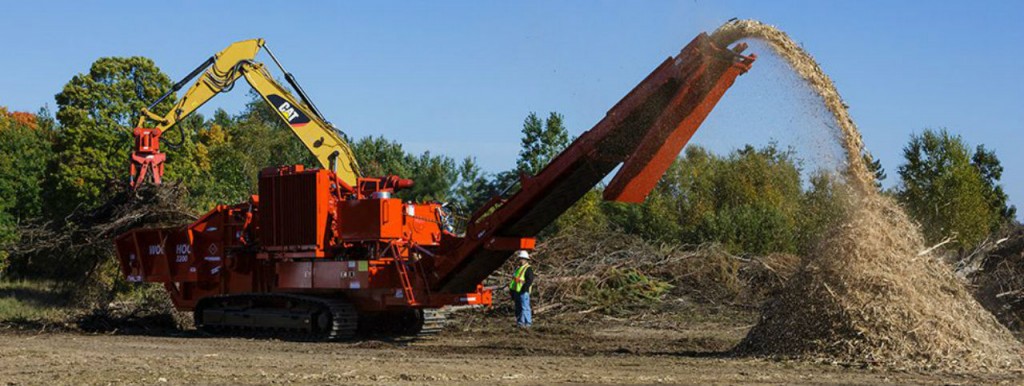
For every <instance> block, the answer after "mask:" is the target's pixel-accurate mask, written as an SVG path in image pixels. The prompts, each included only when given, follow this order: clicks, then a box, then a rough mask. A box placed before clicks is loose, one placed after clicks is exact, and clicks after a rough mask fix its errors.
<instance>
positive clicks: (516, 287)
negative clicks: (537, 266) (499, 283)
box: [508, 263, 530, 293]
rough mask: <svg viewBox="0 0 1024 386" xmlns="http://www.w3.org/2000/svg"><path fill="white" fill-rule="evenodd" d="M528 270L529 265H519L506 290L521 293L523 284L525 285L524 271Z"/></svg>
mask: <svg viewBox="0 0 1024 386" xmlns="http://www.w3.org/2000/svg"><path fill="white" fill-rule="evenodd" d="M528 268H530V264H529V263H527V264H526V265H520V266H519V268H516V273H515V274H514V275H512V282H511V283H508V288H509V289H510V290H512V292H515V293H520V292H523V284H524V283H526V270H527V269H528ZM526 290H527V291H529V290H530V289H529V288H527V289H526Z"/></svg>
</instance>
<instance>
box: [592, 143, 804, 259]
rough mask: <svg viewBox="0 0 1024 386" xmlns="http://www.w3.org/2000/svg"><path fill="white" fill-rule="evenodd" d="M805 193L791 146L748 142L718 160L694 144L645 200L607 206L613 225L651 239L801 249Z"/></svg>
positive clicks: (741, 248)
mask: <svg viewBox="0 0 1024 386" xmlns="http://www.w3.org/2000/svg"><path fill="white" fill-rule="evenodd" d="M802 197H803V191H802V188H801V182H800V168H799V165H798V162H797V160H796V159H794V157H793V153H792V151H790V150H786V151H783V150H779V149H778V148H777V147H776V146H775V145H774V144H771V145H768V146H765V147H763V148H754V147H752V146H749V145H748V146H746V147H744V148H742V149H740V150H737V151H735V152H733V153H732V154H730V155H729V156H727V157H720V156H716V155H714V154H711V153H709V152H708V151H707V150H705V149H703V148H701V147H699V146H690V147H687V149H686V151H685V153H684V156H683V157H682V158H680V159H678V160H676V162H675V163H674V164H673V165H672V166H671V167H670V168H669V170H668V171H667V172H666V174H665V176H663V177H662V179H661V181H660V182H659V183H658V185H657V187H656V188H655V190H654V191H653V192H651V195H650V196H649V197H648V199H647V200H646V201H645V202H644V203H643V204H642V205H639V206H635V205H622V204H615V203H607V204H606V205H605V208H606V213H607V214H608V216H609V218H610V221H611V222H612V223H613V224H615V226H617V227H619V228H622V229H623V230H625V231H627V232H630V233H635V234H640V235H642V236H644V237H645V238H649V239H656V240H661V241H666V242H677V243H685V244H698V243H705V242H719V243H722V244H724V245H725V246H726V247H727V248H729V249H730V250H731V251H733V252H737V253H739V252H747V253H769V252H795V251H797V250H798V249H799V243H800V240H801V237H800V233H799V232H800V227H799V226H798V222H799V219H800V213H801V208H802V206H801V199H802Z"/></svg>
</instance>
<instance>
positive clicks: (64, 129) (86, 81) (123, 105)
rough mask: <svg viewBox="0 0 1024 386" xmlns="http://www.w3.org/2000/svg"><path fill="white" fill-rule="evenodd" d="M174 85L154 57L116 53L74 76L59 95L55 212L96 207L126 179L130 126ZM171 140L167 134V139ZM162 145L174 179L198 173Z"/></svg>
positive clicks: (160, 109) (52, 181)
mask: <svg viewBox="0 0 1024 386" xmlns="http://www.w3.org/2000/svg"><path fill="white" fill-rule="evenodd" d="M170 85H171V81H170V79H169V78H168V77H167V75H165V74H163V73H162V72H160V69H159V68H157V67H156V65H154V64H153V61H152V60H150V59H147V58H143V57H130V58H119V57H111V58H100V59H99V60H97V61H95V62H94V63H93V64H92V66H91V68H90V69H89V72H88V73H84V74H78V75H75V76H74V77H72V78H71V80H70V81H69V82H68V83H67V84H66V85H65V86H64V88H63V89H62V90H61V92H60V93H58V94H57V95H56V100H57V120H58V121H59V122H60V127H61V129H60V133H59V135H57V139H56V143H55V146H54V152H55V157H54V163H53V164H52V167H51V178H50V181H49V182H48V185H49V186H50V187H51V188H50V189H49V191H50V192H52V195H51V196H50V197H49V198H48V199H47V201H48V202H49V204H50V205H48V207H50V208H54V209H55V210H56V213H55V214H56V215H58V216H60V215H63V214H66V213H68V212H70V211H71V210H73V209H74V208H75V207H78V206H82V207H85V208H88V207H92V206H95V205H96V204H98V203H99V202H100V201H101V200H102V196H103V194H104V192H105V191H107V187H108V186H109V185H110V184H109V183H110V182H111V181H124V180H126V179H127V174H128V161H127V159H128V155H129V153H130V152H131V150H132V145H133V139H132V134H131V129H132V128H133V127H134V126H135V124H136V121H137V120H138V117H139V111H140V110H141V109H142V108H143V107H146V105H147V104H148V103H149V102H150V101H153V100H156V98H157V97H159V96H160V95H161V94H163V92H165V91H166V90H168V89H169V88H170ZM174 99H175V98H173V97H171V98H167V99H166V100H165V101H164V102H162V103H161V104H160V105H158V106H156V108H155V109H154V110H155V111H157V112H158V113H159V112H164V111H167V109H169V108H170V106H171V105H172V104H173V102H174ZM168 136H170V134H169V135H168ZM169 140H170V138H165V140H164V143H167V142H168V141H169ZM185 142H188V141H187V139H186V141H185ZM184 145H186V146H187V145H188V144H187V143H186V144H184ZM162 149H163V150H165V151H166V153H168V162H167V166H166V170H165V171H166V176H167V177H168V178H169V179H175V178H176V177H177V176H179V175H190V176H194V175H195V172H194V170H189V169H191V168H192V167H193V164H192V163H191V162H188V160H187V159H186V160H184V162H182V160H180V159H179V158H180V157H178V156H179V152H178V151H175V150H174V149H171V148H169V147H167V146H164V147H163V148H162Z"/></svg>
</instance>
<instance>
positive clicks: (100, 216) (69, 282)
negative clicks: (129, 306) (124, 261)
mask: <svg viewBox="0 0 1024 386" xmlns="http://www.w3.org/2000/svg"><path fill="white" fill-rule="evenodd" d="M186 197H187V192H186V190H185V188H184V187H182V186H180V185H161V186H145V187H142V188H140V189H139V190H136V191H130V190H127V189H123V190H119V192H118V193H115V194H112V195H111V196H110V197H109V199H107V200H106V201H105V202H104V203H103V204H101V205H99V206H97V207H94V208H89V209H79V210H76V211H74V212H73V213H72V214H70V215H68V216H67V217H65V218H63V219H60V220H49V221H40V222H37V223H35V224H29V225H27V226H24V227H22V229H21V230H20V233H21V240H20V242H19V243H18V244H17V245H16V246H15V248H14V249H13V250H12V254H11V257H12V258H11V261H12V268H14V269H13V271H15V272H20V273H22V274H23V275H26V276H37V277H45V278H49V279H52V280H55V281H56V282H58V283H61V284H63V285H66V286H69V287H70V288H74V289H76V290H78V291H77V292H78V293H77V294H78V295H83V294H84V293H83V290H84V292H89V291H93V292H96V294H102V293H112V292H113V291H110V290H111V289H113V285H115V283H116V282H117V281H119V279H118V277H117V276H118V275H116V265H117V263H116V261H115V258H114V238H115V237H117V236H118V235H119V234H121V233H124V232H127V231H129V230H131V229H135V228H140V227H160V226H173V225H182V224H188V223H190V222H192V221H194V220H195V218H196V217H195V216H194V215H193V214H192V212H191V211H190V210H189V208H188V205H187V204H186ZM111 273H113V274H111ZM96 285H99V286H100V287H103V288H99V290H98V291H95V290H97V288H96ZM108 296H109V295H108Z"/></svg>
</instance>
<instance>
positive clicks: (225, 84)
mask: <svg viewBox="0 0 1024 386" xmlns="http://www.w3.org/2000/svg"><path fill="white" fill-rule="evenodd" d="M260 49H265V50H266V51H267V53H268V54H269V55H270V57H271V59H273V60H274V63H276V64H277V65H278V67H279V68H281V71H282V72H284V73H285V79H286V80H287V81H288V83H289V84H291V85H292V88H293V89H294V90H295V92H296V93H298V94H299V96H300V97H301V99H297V98H295V97H294V96H293V95H292V94H291V93H290V92H289V91H288V90H287V89H286V88H284V87H283V86H282V85H281V84H280V83H278V82H277V81H275V80H274V77H273V76H272V75H271V74H270V72H268V71H267V69H266V66H264V65H263V63H259V62H257V61H255V57H256V54H258V53H259V51H260ZM204 70H205V71H204ZM200 72H202V75H201V76H199V79H198V80H196V82H195V83H194V84H192V86H191V87H190V88H189V89H188V90H187V91H186V92H185V94H183V95H182V97H181V98H180V99H178V101H177V103H175V104H174V106H173V107H172V108H171V110H170V111H168V112H167V113H166V114H164V115H162V116H161V115H158V114H155V113H153V112H152V111H150V109H152V108H153V107H154V106H156V105H157V104H159V103H160V102H161V101H163V100H164V99H165V98H166V97H167V96H169V95H170V94H171V93H173V92H175V91H178V90H179V89H180V88H181V87H182V86H183V85H184V84H186V83H188V82H189V81H190V80H191V79H192V78H195V77H196V76H197V75H199V74H200ZM240 77H244V78H245V80H246V82H248V83H249V85H250V86H251V87H252V88H253V90H255V91H256V92H257V93H258V94H260V96H261V97H263V100H264V101H266V102H267V103H269V104H270V105H271V106H273V108H274V111H276V112H277V115H278V117H280V118H281V119H282V120H284V122H285V124H287V125H288V127H289V128H291V130H292V133H294V134H295V136H296V137H298V138H299V140H301V141H302V143H303V144H304V145H306V148H307V149H309V151H310V152H311V153H313V156H315V157H316V159H317V161H318V162H319V163H320V167H322V168H325V169H329V170H331V171H334V172H335V174H337V176H338V178H339V179H341V180H342V181H343V182H345V183H346V184H348V185H350V186H355V185H356V183H357V180H358V179H359V177H361V174H360V172H359V164H358V163H357V162H356V159H355V156H354V154H353V152H352V149H351V148H350V147H349V145H348V143H347V142H346V141H345V139H344V138H343V137H342V135H341V134H340V133H339V132H338V131H337V130H336V129H335V128H334V126H332V125H331V124H330V123H328V122H327V121H326V120H325V119H324V118H323V116H322V115H321V114H320V111H319V110H318V109H317V108H316V106H315V105H314V104H313V103H312V102H311V101H310V100H309V98H308V97H307V96H306V94H305V92H304V91H303V90H302V88H301V87H299V85H298V83H297V82H296V81H295V79H294V77H293V76H292V75H291V73H288V72H287V71H285V70H284V67H283V66H281V63H280V62H278V60H277V58H276V57H274V54H273V52H271V51H270V49H269V48H267V47H266V45H265V42H264V41H263V39H251V40H243V41H240V42H237V43H234V44H232V45H230V46H228V47H227V48H225V49H224V50H222V51H220V52H218V53H217V54H216V55H214V56H212V57H210V58H209V59H208V60H207V61H206V62H204V63H203V64H201V65H200V66H199V67H197V68H196V69H195V70H194V71H192V73H191V74H189V75H188V76H187V77H185V79H183V80H182V81H180V82H178V83H177V84H175V85H174V87H173V88H172V90H169V91H168V92H167V93H166V94H164V95H163V96H161V97H160V98H159V99H158V100H157V101H156V102H154V103H153V104H151V105H150V106H149V107H148V108H144V109H142V116H141V117H140V118H139V124H138V125H137V126H138V128H136V129H135V136H136V149H135V153H134V154H132V185H133V186H137V185H138V184H139V183H141V182H142V180H144V179H145V176H146V172H147V170H150V171H152V175H153V178H154V181H155V182H156V183H159V182H160V179H159V177H160V174H162V170H163V165H162V161H163V154H159V147H158V146H159V141H158V140H159V137H160V135H161V134H162V133H163V132H165V131H167V130H168V129H170V128H172V127H174V125H175V124H177V123H178V122H180V121H181V120H183V119H185V118H186V117H188V116H189V115H190V114H192V113H193V112H195V111H196V109H198V108H199V107H200V106H202V105H203V104H205V103H206V102H208V101H209V100H210V99H212V98H213V97H215V96H217V94H219V93H221V92H224V91H228V90H231V88H232V87H233V86H234V83H235V81H237V80H238V78H240ZM147 120H151V121H153V122H155V126H152V128H146V127H147V126H146V123H147ZM154 155H157V156H158V157H153V156H154ZM154 159H158V161H153V160H154ZM147 160H149V161H148V164H147ZM154 163H155V164H154Z"/></svg>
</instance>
